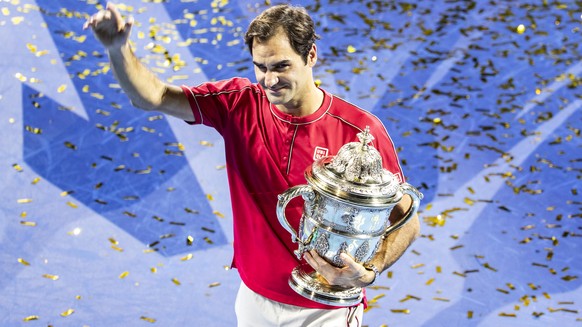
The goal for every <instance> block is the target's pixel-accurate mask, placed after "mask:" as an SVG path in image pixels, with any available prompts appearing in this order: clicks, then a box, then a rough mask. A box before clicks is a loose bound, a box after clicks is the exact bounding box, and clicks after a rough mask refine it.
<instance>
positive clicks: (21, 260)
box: [18, 258, 30, 266]
mask: <svg viewBox="0 0 582 327" xmlns="http://www.w3.org/2000/svg"><path fill="white" fill-rule="evenodd" d="M18 262H20V263H21V264H23V265H25V266H30V263H28V261H26V260H24V259H22V258H18Z"/></svg>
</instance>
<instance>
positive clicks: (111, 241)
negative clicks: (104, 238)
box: [108, 237, 119, 245]
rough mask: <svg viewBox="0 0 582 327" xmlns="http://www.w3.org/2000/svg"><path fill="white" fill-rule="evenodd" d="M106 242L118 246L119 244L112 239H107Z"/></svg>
mask: <svg viewBox="0 0 582 327" xmlns="http://www.w3.org/2000/svg"><path fill="white" fill-rule="evenodd" d="M108 240H109V243H111V244H113V245H118V244H119V242H117V240H116V239H114V238H113V237H110V238H108Z"/></svg>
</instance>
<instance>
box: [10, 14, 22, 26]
mask: <svg viewBox="0 0 582 327" xmlns="http://www.w3.org/2000/svg"><path fill="white" fill-rule="evenodd" d="M10 20H11V21H12V24H14V25H18V24H20V23H22V22H23V21H24V17H22V16H16V17H12V18H11V19H10Z"/></svg>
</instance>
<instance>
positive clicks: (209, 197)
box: [206, 194, 214, 201]
mask: <svg viewBox="0 0 582 327" xmlns="http://www.w3.org/2000/svg"><path fill="white" fill-rule="evenodd" d="M206 199H207V200H208V201H214V197H213V196H212V194H206Z"/></svg>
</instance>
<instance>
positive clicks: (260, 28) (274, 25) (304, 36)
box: [245, 4, 319, 63]
mask: <svg viewBox="0 0 582 327" xmlns="http://www.w3.org/2000/svg"><path fill="white" fill-rule="evenodd" d="M279 28H281V29H283V31H284V32H285V34H287V37H288V38H289V42H290V43H291V48H293V50H295V52H297V53H298V54H299V55H300V56H301V58H303V61H304V62H305V63H307V56H308V55H309V51H311V47H312V46H313V43H315V40H316V39H319V36H318V35H317V34H315V24H314V23H313V20H312V19H311V17H310V16H309V14H308V13H307V10H305V8H303V7H297V6H291V5H288V4H282V5H276V6H273V7H271V8H268V9H266V10H265V11H263V12H262V13H261V14H260V15H259V16H257V17H256V18H255V19H254V20H253V21H252V22H251V23H250V25H249V28H248V29H247V32H246V34H245V43H246V45H247V46H248V47H249V51H250V53H251V55H252V54H253V41H254V40H255V39H257V40H258V41H259V42H265V41H267V40H269V39H270V38H271V37H273V36H274V35H275V34H277V33H278V31H279Z"/></svg>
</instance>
